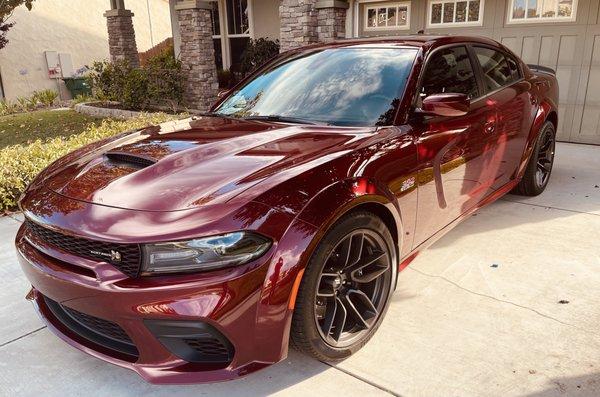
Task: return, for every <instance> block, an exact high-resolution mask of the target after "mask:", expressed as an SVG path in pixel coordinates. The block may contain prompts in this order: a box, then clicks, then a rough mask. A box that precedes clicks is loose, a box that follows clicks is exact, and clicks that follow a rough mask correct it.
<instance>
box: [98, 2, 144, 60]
mask: <svg viewBox="0 0 600 397" xmlns="http://www.w3.org/2000/svg"><path fill="white" fill-rule="evenodd" d="M104 16H105V17H106V20H107V25H108V49H109V53H110V60H111V62H115V61H127V62H129V64H130V65H131V66H133V67H138V66H140V59H139V56H138V50H137V45H136V43H135V30H134V29H133V20H132V18H133V13H132V12H131V11H129V10H124V9H116V10H109V11H106V13H105V14H104Z"/></svg>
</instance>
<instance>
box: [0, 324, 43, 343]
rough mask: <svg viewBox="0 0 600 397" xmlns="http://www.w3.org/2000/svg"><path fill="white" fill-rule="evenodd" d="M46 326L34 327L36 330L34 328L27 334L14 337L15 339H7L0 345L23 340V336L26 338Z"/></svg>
mask: <svg viewBox="0 0 600 397" xmlns="http://www.w3.org/2000/svg"><path fill="white" fill-rule="evenodd" d="M44 328H47V327H46V326H45V325H44V326H43V327H40V328H37V329H34V330H33V331H31V332H28V333H26V334H23V335H21V336H17V337H16V338H14V339H11V340H9V341H6V342H4V343H2V344H0V347H4V346H8V345H9V344H11V343H13V342H16V341H18V340H21V339H23V338H26V337H28V336H30V335H33V334H35V333H36V332H38V331H41V330H43V329H44Z"/></svg>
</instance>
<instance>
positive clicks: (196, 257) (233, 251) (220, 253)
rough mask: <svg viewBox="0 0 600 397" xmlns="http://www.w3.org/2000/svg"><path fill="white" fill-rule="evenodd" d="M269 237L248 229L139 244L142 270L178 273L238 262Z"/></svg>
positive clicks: (253, 253) (261, 249)
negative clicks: (167, 241)
mask: <svg viewBox="0 0 600 397" xmlns="http://www.w3.org/2000/svg"><path fill="white" fill-rule="evenodd" d="M270 246H271V240H269V239H268V238H266V237H264V236H261V235H260V234H257V233H252V232H235V233H228V234H223V235H220V236H212V237H205V238H199V239H194V240H189V241H179V242H172V243H161V244H148V245H145V246H144V247H143V251H144V261H143V264H142V273H143V274H146V275H148V274H159V273H182V272H193V271H203V270H213V269H219V268H222V267H227V266H234V265H242V264H244V263H248V262H250V261H251V260H253V259H256V258H258V257H259V256H261V255H262V254H264V253H265V252H267V250H268V249H269V247H270Z"/></svg>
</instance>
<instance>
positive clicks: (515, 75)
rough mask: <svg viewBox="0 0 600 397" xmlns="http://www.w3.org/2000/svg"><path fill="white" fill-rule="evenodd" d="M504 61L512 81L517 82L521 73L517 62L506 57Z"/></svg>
mask: <svg viewBox="0 0 600 397" xmlns="http://www.w3.org/2000/svg"><path fill="white" fill-rule="evenodd" d="M506 60H507V61H508V67H509V68H510V71H511V73H512V78H513V81H514V80H519V79H520V78H521V71H520V70H519V65H518V63H517V61H516V60H515V59H514V58H513V57H511V56H508V55H507V56H506Z"/></svg>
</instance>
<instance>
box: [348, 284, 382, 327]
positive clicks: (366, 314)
mask: <svg viewBox="0 0 600 397" xmlns="http://www.w3.org/2000/svg"><path fill="white" fill-rule="evenodd" d="M342 302H343V304H344V306H345V307H346V310H347V311H348V314H349V315H350V316H351V317H353V318H354V320H355V321H356V323H357V325H359V326H360V327H361V328H363V329H368V328H371V326H372V325H373V322H374V320H375V318H376V317H377V313H378V312H377V309H376V308H375V306H373V303H372V302H371V300H370V299H369V297H368V296H367V295H366V294H365V293H364V292H362V291H360V290H350V291H348V293H347V294H346V295H345V296H343V297H342Z"/></svg>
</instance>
